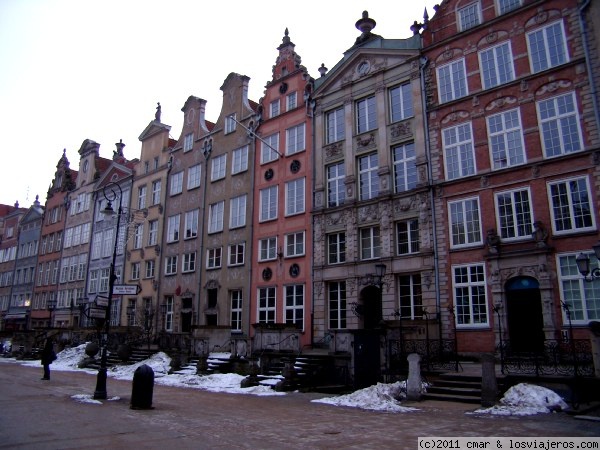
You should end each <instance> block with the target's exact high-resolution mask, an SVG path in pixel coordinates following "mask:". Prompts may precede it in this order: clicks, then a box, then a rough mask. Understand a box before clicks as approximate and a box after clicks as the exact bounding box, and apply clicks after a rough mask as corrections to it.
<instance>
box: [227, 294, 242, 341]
mask: <svg viewBox="0 0 600 450" xmlns="http://www.w3.org/2000/svg"><path fill="white" fill-rule="evenodd" d="M229 298H230V304H231V308H230V311H231V331H232V332H237V333H239V332H241V331H242V311H243V305H244V300H243V295H242V290H241V289H234V290H231V291H229Z"/></svg>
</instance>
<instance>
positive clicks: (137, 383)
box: [130, 364, 154, 409]
mask: <svg viewBox="0 0 600 450" xmlns="http://www.w3.org/2000/svg"><path fill="white" fill-rule="evenodd" d="M153 391H154V371H153V370H152V367H150V366H148V365H146V364H142V365H141V366H140V367H138V368H137V369H136V370H135V372H134V374H133V387H132V390H131V405H130V408H131V409H152V394H153Z"/></svg>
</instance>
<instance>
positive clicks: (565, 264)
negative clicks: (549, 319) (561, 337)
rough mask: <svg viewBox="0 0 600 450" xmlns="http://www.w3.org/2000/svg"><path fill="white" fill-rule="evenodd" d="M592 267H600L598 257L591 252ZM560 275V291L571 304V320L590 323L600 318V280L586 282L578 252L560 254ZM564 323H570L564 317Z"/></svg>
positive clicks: (584, 323) (566, 301) (582, 323)
mask: <svg viewBox="0 0 600 450" xmlns="http://www.w3.org/2000/svg"><path fill="white" fill-rule="evenodd" d="M587 256H588V257H589V258H590V269H597V268H598V259H597V258H596V255H595V254H594V253H593V252H591V253H589V254H588V255H587ZM558 276H559V280H560V293H561V298H563V299H564V302H565V303H566V304H567V305H569V312H570V314H571V320H572V323H573V324H574V325H588V324H589V323H590V321H592V320H599V319H600V281H599V280H598V279H595V280H594V281H593V282H591V283H589V282H586V281H585V280H584V279H583V278H582V277H581V274H580V273H579V270H578V269H577V262H576V254H575V253H573V254H563V255H559V256H558ZM564 314H565V313H564V311H563V324H568V323H569V321H568V318H567V317H564Z"/></svg>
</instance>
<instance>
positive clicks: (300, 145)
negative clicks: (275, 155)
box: [285, 123, 306, 155]
mask: <svg viewBox="0 0 600 450" xmlns="http://www.w3.org/2000/svg"><path fill="white" fill-rule="evenodd" d="M304 128H305V127H304V123H301V124H300V125H296V126H295V127H291V128H288V129H287V130H286V131H285V135H286V149H285V154H286V155H292V154H294V153H298V152H301V151H302V150H304V149H305V148H306V147H305V143H304V134H305V133H304Z"/></svg>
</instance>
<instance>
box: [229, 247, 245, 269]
mask: <svg viewBox="0 0 600 450" xmlns="http://www.w3.org/2000/svg"><path fill="white" fill-rule="evenodd" d="M245 253H246V244H245V243H244V242H240V243H238V244H230V245H229V247H228V254H227V265H228V266H242V265H244V260H245Z"/></svg>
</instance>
